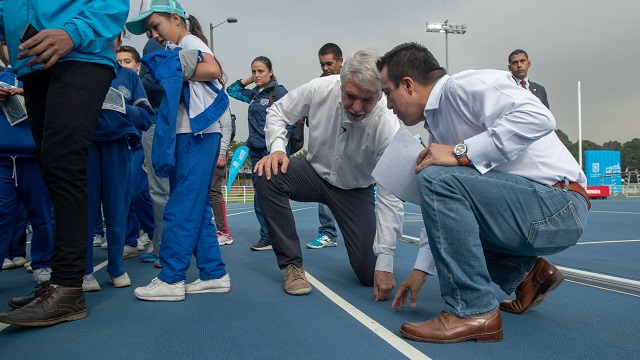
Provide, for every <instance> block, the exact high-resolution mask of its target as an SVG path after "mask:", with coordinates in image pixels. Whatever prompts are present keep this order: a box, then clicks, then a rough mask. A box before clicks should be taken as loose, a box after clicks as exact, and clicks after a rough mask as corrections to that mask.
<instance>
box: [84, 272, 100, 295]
mask: <svg viewBox="0 0 640 360" xmlns="http://www.w3.org/2000/svg"><path fill="white" fill-rule="evenodd" d="M100 290H102V288H101V287H100V284H98V280H96V277H95V276H93V274H89V275H85V276H83V278H82V291H84V292H92V291H100Z"/></svg>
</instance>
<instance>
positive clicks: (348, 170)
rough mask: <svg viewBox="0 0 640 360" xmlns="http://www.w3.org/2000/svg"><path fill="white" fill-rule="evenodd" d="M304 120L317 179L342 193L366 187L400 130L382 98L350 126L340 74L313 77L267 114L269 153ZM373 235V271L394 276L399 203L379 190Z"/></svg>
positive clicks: (279, 147)
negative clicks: (307, 121) (308, 120)
mask: <svg viewBox="0 0 640 360" xmlns="http://www.w3.org/2000/svg"><path fill="white" fill-rule="evenodd" d="M302 116H308V117H309V118H311V119H312V122H311V124H310V126H309V127H308V128H307V132H308V146H307V148H308V153H307V160H308V161H309V163H310V164H311V166H313V168H314V170H315V171H316V172H317V173H318V175H319V176H320V177H321V178H323V179H324V180H326V181H327V182H328V183H329V184H331V185H333V186H336V187H338V188H341V189H354V188H365V187H367V186H370V185H371V184H373V183H375V179H374V178H373V177H372V176H371V173H372V172H373V169H374V168H375V166H376V164H377V162H378V160H379V159H380V157H381V156H382V153H383V152H384V150H385V149H386V148H387V145H388V144H389V142H390V141H391V139H392V138H393V135H394V134H395V132H396V131H397V129H398V128H399V120H398V118H397V117H396V116H395V115H394V114H393V113H392V112H391V111H389V110H388V109H387V107H386V99H385V98H384V97H382V98H381V100H380V101H378V104H377V105H376V107H375V108H374V109H373V111H372V112H371V114H369V116H368V117H367V118H365V119H364V120H362V121H360V122H352V121H350V120H349V119H348V117H347V113H346V111H345V110H344V108H343V107H342V103H341V89H340V76H339V75H332V76H325V77H321V78H317V79H313V80H311V81H310V82H308V83H307V84H304V85H302V86H300V87H298V88H297V89H294V90H293V91H291V92H289V93H288V94H287V95H285V96H284V97H283V98H282V99H280V100H278V101H276V102H275V103H274V104H273V105H272V106H271V107H270V108H269V109H268V110H267V120H266V124H265V128H264V132H265V138H266V143H267V149H268V150H269V151H270V153H274V152H276V151H285V149H286V145H287V139H286V135H287V130H286V128H285V126H286V125H288V124H295V123H296V121H298V119H300V118H301V117H302ZM376 201H377V202H378V216H377V222H378V223H377V229H378V230H377V232H376V239H375V241H374V253H375V254H376V255H378V260H377V262H376V270H384V271H389V272H393V252H394V250H395V244H396V241H397V239H398V238H400V237H401V236H402V231H401V225H402V220H401V219H399V217H398V213H403V208H402V203H401V202H400V201H399V200H398V199H397V198H395V196H393V195H392V194H391V193H389V192H388V191H385V190H381V189H380V188H379V189H378V195H377V197H376Z"/></svg>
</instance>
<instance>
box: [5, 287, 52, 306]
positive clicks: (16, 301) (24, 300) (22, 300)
mask: <svg viewBox="0 0 640 360" xmlns="http://www.w3.org/2000/svg"><path fill="white" fill-rule="evenodd" d="M48 287H49V282H48V281H45V282H43V283H40V284H38V285H36V291H34V292H32V293H31V294H29V295H25V296H17V297H13V298H11V299H9V306H10V307H11V308H12V309H20V308H21V307H23V306H27V305H29V304H30V303H31V302H32V301H33V300H35V299H37V298H38V297H40V296H41V295H42V294H44V293H46V289H47V288H48Z"/></svg>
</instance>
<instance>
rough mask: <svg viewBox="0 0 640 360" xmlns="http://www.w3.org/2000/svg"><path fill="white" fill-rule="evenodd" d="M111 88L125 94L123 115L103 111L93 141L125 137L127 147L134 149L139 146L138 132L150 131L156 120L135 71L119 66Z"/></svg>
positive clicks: (112, 111)
mask: <svg viewBox="0 0 640 360" xmlns="http://www.w3.org/2000/svg"><path fill="white" fill-rule="evenodd" d="M111 87H112V88H114V89H116V90H118V91H120V92H121V93H122V94H123V95H124V101H125V104H126V114H123V113H120V112H117V111H115V110H102V112H101V113H100V118H99V119H98V124H97V126H96V131H95V133H94V134H93V140H94V141H113V140H117V139H122V138H126V139H127V142H128V143H129V146H131V148H136V147H137V146H138V145H139V144H140V131H144V130H147V129H149V127H150V126H151V125H152V124H153V122H154V120H155V113H154V112H153V109H152V108H151V105H150V104H149V100H147V94H146V92H145V91H144V88H143V87H142V83H141V82H140V78H139V77H138V74H136V72H135V71H133V70H131V69H128V68H126V67H122V66H120V65H118V72H117V76H116V78H115V79H113V81H112V82H111Z"/></svg>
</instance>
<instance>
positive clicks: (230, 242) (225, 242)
mask: <svg viewBox="0 0 640 360" xmlns="http://www.w3.org/2000/svg"><path fill="white" fill-rule="evenodd" d="M231 244H233V240H231V241H223V242H219V243H218V245H231Z"/></svg>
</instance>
